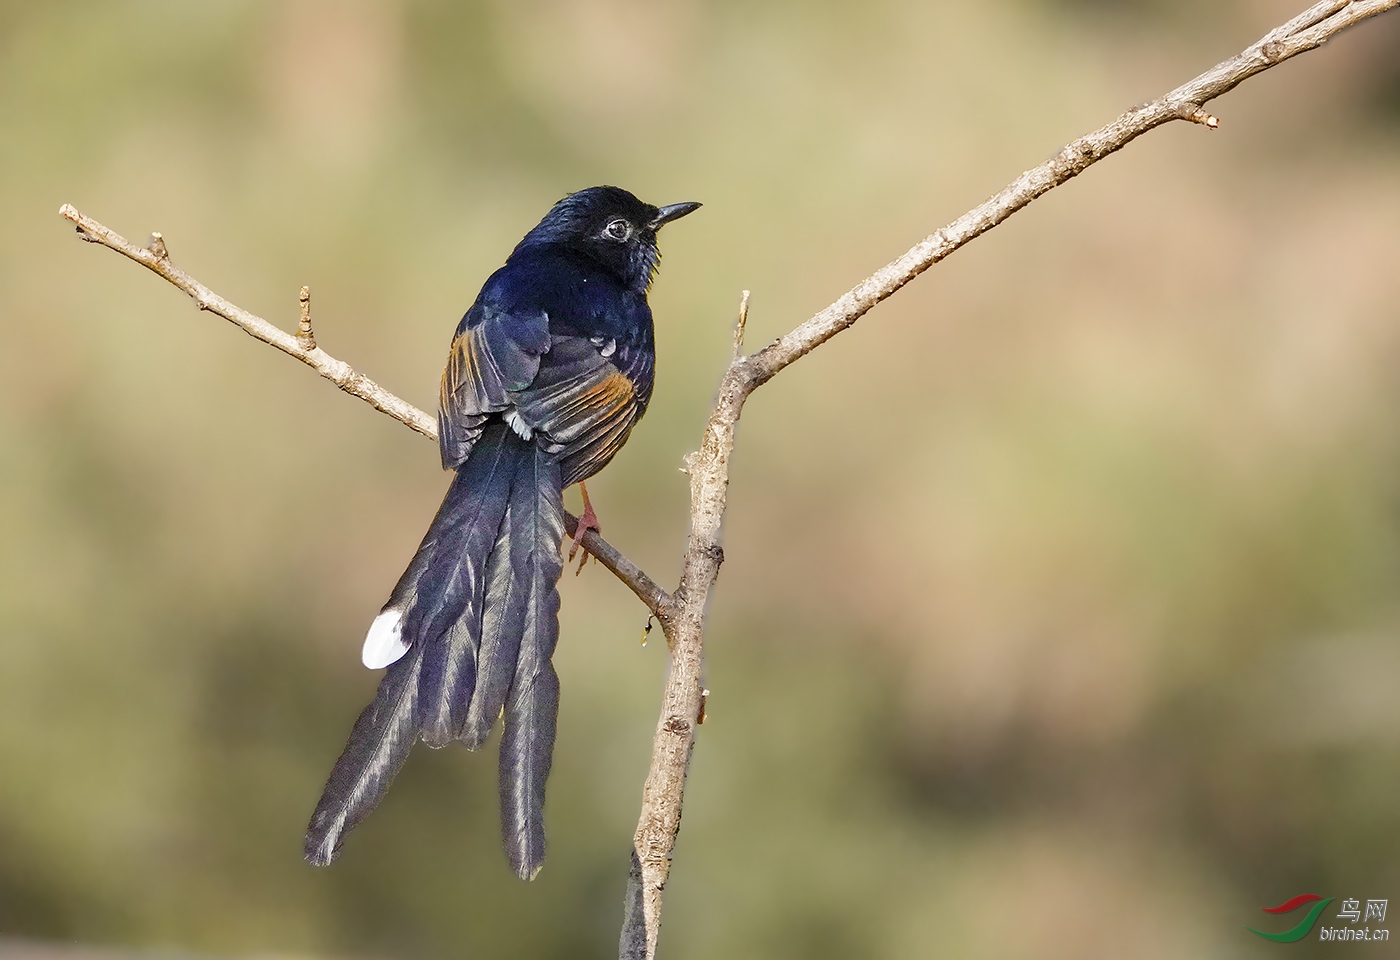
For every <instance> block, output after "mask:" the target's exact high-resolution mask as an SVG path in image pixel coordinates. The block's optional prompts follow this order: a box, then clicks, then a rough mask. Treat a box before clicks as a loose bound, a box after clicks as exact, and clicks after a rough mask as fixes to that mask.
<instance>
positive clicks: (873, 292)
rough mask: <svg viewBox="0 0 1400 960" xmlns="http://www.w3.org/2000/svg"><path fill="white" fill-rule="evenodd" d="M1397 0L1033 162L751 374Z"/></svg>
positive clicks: (1319, 29)
mask: <svg viewBox="0 0 1400 960" xmlns="http://www.w3.org/2000/svg"><path fill="white" fill-rule="evenodd" d="M1396 6H1400V0H1355V2H1350V3H1349V2H1346V0H1325V2H1323V3H1319V4H1317V5H1315V6H1313V7H1311V8H1310V9H1308V10H1307V11H1306V12H1304V13H1303V14H1301V15H1300V16H1298V17H1295V18H1294V19H1293V20H1291V21H1289V22H1288V23H1286V24H1284V25H1283V26H1281V27H1279V28H1277V29H1275V30H1271V31H1269V32H1268V33H1267V34H1265V35H1264V36H1263V37H1262V38H1261V39H1260V40H1259V41H1258V42H1256V43H1254V44H1252V45H1251V46H1249V47H1246V48H1245V49H1244V51H1243V52H1241V53H1240V54H1238V55H1237V56H1234V57H1231V58H1230V59H1229V60H1226V61H1224V62H1222V63H1219V64H1217V65H1216V66H1214V67H1212V68H1211V69H1210V70H1207V71H1206V72H1205V73H1203V74H1201V75H1200V76H1199V77H1197V78H1196V79H1194V80H1191V81H1190V82H1188V83H1184V84H1182V85H1181V86H1179V87H1177V88H1176V89H1175V90H1173V91H1172V92H1170V93H1168V94H1167V95H1165V96H1163V97H1161V98H1159V99H1157V100H1153V101H1152V102H1151V103H1148V104H1144V105H1142V106H1140V107H1136V108H1134V109H1132V110H1129V111H1128V112H1127V113H1125V114H1123V115H1122V116H1120V117H1119V118H1118V119H1116V120H1114V121H1113V122H1112V123H1109V124H1106V125H1105V126H1102V127H1100V128H1099V129H1097V130H1095V131H1094V132H1093V133H1089V134H1085V135H1084V136H1082V137H1080V138H1079V139H1078V140H1075V141H1074V142H1072V143H1070V144H1068V145H1066V146H1065V147H1064V149H1062V150H1060V152H1059V153H1057V154H1056V155H1055V156H1053V157H1051V158H1050V159H1049V160H1046V161H1045V162H1044V163H1042V164H1040V165H1039V166H1035V167H1032V168H1031V169H1029V170H1027V171H1026V172H1025V173H1023V174H1021V175H1020V176H1019V177H1017V178H1016V179H1015V180H1014V181H1012V182H1011V183H1010V184H1009V185H1008V186H1007V187H1006V188H1005V189H1003V190H1002V191H1001V192H1000V193H998V194H996V196H994V197H992V198H991V199H989V200H987V201H985V202H984V203H982V204H980V205H979V206H977V207H975V208H973V209H972V210H969V211H968V212H967V213H965V214H963V215H962V216H961V217H958V219H956V220H954V221H953V222H952V223H950V224H948V225H947V226H946V227H944V228H943V229H942V230H939V231H938V232H937V233H934V234H932V235H931V236H929V237H927V238H926V239H924V240H922V241H921V242H919V243H918V244H917V245H915V246H914V247H912V248H911V249H910V250H909V251H908V252H907V253H905V254H904V255H903V256H901V257H900V258H898V259H897V260H894V261H892V262H891V263H889V264H887V265H885V266H884V267H882V268H880V269H879V270H877V271H875V273H873V274H871V275H870V276H869V277H867V278H866V279H864V280H862V281H861V282H860V283H859V284H857V285H856V286H855V287H852V288H851V289H850V290H849V291H847V292H846V293H845V294H844V295H842V296H841V297H840V299H838V300H837V301H836V302H835V303H833V304H831V305H830V306H829V307H827V308H826V309H825V310H822V311H821V312H820V313H818V314H816V315H815V316H813V317H812V318H811V319H809V320H807V321H806V322H805V323H803V324H802V325H801V326H799V327H797V328H796V329H795V330H793V331H792V332H790V333H788V334H787V335H786V336H783V337H781V338H779V339H778V340H775V341H774V342H773V343H771V344H769V345H768V346H767V347H765V348H763V349H762V350H760V351H759V352H758V353H757V354H755V355H754V357H753V358H752V373H753V375H754V376H756V377H758V378H759V381H760V382H762V381H766V380H768V379H769V378H771V377H772V376H773V375H774V374H776V373H777V372H778V371H779V370H782V369H783V368H784V367H786V366H787V365H788V364H790V363H792V362H793V361H794V360H796V359H798V358H799V357H801V356H803V355H804V354H806V353H808V352H810V351H811V350H812V349H813V348H815V347H817V346H818V345H820V344H822V343H825V342H826V341H827V340H829V339H831V338H832V337H834V336H835V335H836V334H838V333H840V332H841V331H842V330H844V329H846V328H847V327H849V326H850V325H851V324H853V323H855V322H856V321H857V320H859V319H860V318H861V317H862V316H864V315H865V314H866V312H868V311H869V310H870V308H871V307H873V306H875V305H876V304H877V303H879V302H880V301H882V300H884V299H885V298H886V297H888V296H890V295H891V294H893V293H894V292H895V291H896V290H898V289H899V288H900V287H902V286H904V285H905V284H906V283H908V282H909V281H910V280H913V279H914V278H915V277H917V276H918V275H919V274H921V273H923V272H924V271H925V270H927V269H928V268H929V267H931V266H933V265H934V264H935V263H937V262H938V261H940V260H942V259H943V258H944V257H946V256H948V254H950V253H952V252H953V251H954V250H956V249H958V248H959V247H961V246H963V245H964V244H966V243H968V242H969V241H971V240H975V239H976V238H977V237H980V236H981V235H982V234H984V233H986V232H987V231H988V230H990V229H992V227H995V226H996V225H997V224H999V223H1001V222H1002V221H1004V220H1005V219H1006V218H1008V217H1010V216H1011V215H1012V214H1013V213H1015V212H1017V211H1018V210H1020V209H1022V208H1023V207H1025V206H1026V205H1027V204H1029V203H1030V202H1031V201H1032V200H1035V199H1036V198H1038V197H1040V196H1043V195H1044V194H1045V193H1047V192H1048V191H1050V190H1053V189H1054V188H1055V187H1058V186H1059V185H1060V184H1062V183H1064V182H1065V181H1067V180H1070V179H1072V178H1074V177H1076V176H1078V175H1079V174H1081V173H1083V172H1084V171H1085V170H1087V169H1088V168H1089V167H1090V166H1091V165H1093V164H1094V163H1097V162H1098V161H1099V160H1102V159H1103V158H1104V157H1107V156H1109V155H1110V154H1112V153H1115V152H1117V151H1119V150H1121V149H1123V147H1125V146H1127V145H1128V144H1129V143H1131V142H1132V141H1133V140H1135V139H1137V138H1138V137H1140V136H1142V135H1143V134H1144V133H1146V132H1147V131H1149V130H1152V129H1154V128H1156V127H1160V126H1162V125H1163V124H1165V123H1170V122H1171V121H1173V120H1190V121H1194V122H1196V123H1203V124H1205V125H1206V126H1207V127H1211V128H1215V127H1217V126H1218V125H1219V121H1218V120H1216V118H1215V117H1213V116H1211V115H1210V114H1208V113H1206V112H1205V111H1204V110H1203V109H1202V107H1203V106H1204V104H1206V103H1208V102H1210V101H1211V100H1214V99H1215V98H1216V97H1219V96H1221V95H1222V94H1225V93H1228V92H1229V91H1231V90H1233V89H1234V88H1235V87H1237V86H1239V85H1240V84H1241V83H1243V82H1244V81H1245V80H1247V79H1249V78H1250V77H1252V76H1254V75H1255V74H1257V73H1260V72H1262V71H1264V70H1267V69H1269V68H1270V67H1275V66H1278V65H1279V64H1280V63H1282V62H1284V61H1285V60H1288V59H1290V58H1292V57H1296V56H1297V55H1298V54H1300V53H1306V52H1307V51H1309V50H1313V49H1316V48H1317V47H1320V46H1321V45H1322V44H1324V43H1326V42H1327V41H1328V40H1329V39H1331V38H1332V37H1333V36H1335V35H1336V34H1337V33H1339V32H1341V31H1342V30H1345V29H1346V28H1347V27H1350V26H1352V25H1354V24H1357V23H1360V22H1361V21H1362V20H1365V19H1367V18H1368V17H1373V16H1375V15H1376V14H1378V13H1384V12H1385V11H1387V10H1390V9H1392V8H1394V7H1396Z"/></svg>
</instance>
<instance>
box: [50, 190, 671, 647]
mask: <svg viewBox="0 0 1400 960" xmlns="http://www.w3.org/2000/svg"><path fill="white" fill-rule="evenodd" d="M58 212H59V213H60V214H62V215H63V216H64V217H66V218H68V219H69V220H71V221H73V223H75V224H77V227H78V236H80V237H82V239H84V240H87V241H89V242H92V243H100V244H102V245H103V246H104V247H108V248H110V249H112V250H115V251H117V252H118V253H120V254H122V255H123V256H126V257H129V258H131V259H132V260H135V261H136V262H137V263H139V264H141V265H142V266H143V267H146V268H148V269H149V270H151V271H152V272H154V273H156V274H159V275H160V276H162V277H164V278H165V279H166V280H169V281H170V282H171V283H173V284H174V285H175V286H177V287H179V288H180V289H181V290H183V291H184V292H185V293H186V294H188V295H189V296H190V297H191V298H192V299H193V300H194V302H195V304H196V305H198V307H199V309H201V310H208V311H209V312H210V313H214V314H217V315H218V316H221V317H223V318H224V319H225V320H228V321H230V322H232V323H234V324H236V325H238V326H239V327H240V328H242V329H243V331H244V332H245V333H247V334H249V335H250V336H252V337H255V338H256V339H258V340H261V341H262V342H263V343H266V344H270V345H272V346H274V347H276V348H277V349H278V350H281V351H282V352H283V353H285V354H287V355H288V356H292V357H296V358H297V359H298V360H300V361H301V362H302V363H304V364H306V365H307V366H308V367H310V368H311V369H313V370H315V371H316V372H317V373H319V374H320V375H321V376H323V377H325V378H326V379H327V380H329V381H330V382H331V383H334V384H335V385H336V386H337V387H339V388H340V389H342V390H344V391H345V392H346V393H348V394H350V395H351V396H355V397H359V398H360V399H361V400H363V401H365V402H366V403H368V404H369V405H370V406H372V407H374V409H376V410H378V411H380V412H381V413H386V414H388V415H389V416H391V417H393V418H394V419H395V420H397V421H399V422H400V423H402V424H404V425H406V426H408V427H410V428H412V429H413V430H416V431H418V432H419V433H421V434H422V435H423V436H425V437H427V438H428V439H429V440H437V435H438V432H437V419H436V418H435V417H433V416H431V415H429V414H427V413H424V412H423V411H422V410H419V409H418V408H417V407H415V406H414V405H413V404H411V403H409V402H408V401H407V400H403V399H401V398H399V397H397V396H395V395H394V394H392V393H390V392H389V391H388V390H385V389H384V388H383V387H381V386H380V385H379V384H377V383H375V382H374V381H373V380H371V379H370V378H369V377H366V376H365V375H364V374H362V373H358V372H356V371H355V370H354V368H352V367H351V366H350V364H348V363H346V362H345V361H343V360H337V359H335V358H334V357H332V356H331V355H330V354H328V353H326V352H325V351H324V350H322V349H321V348H320V347H318V346H316V338H315V335H314V334H313V333H312V330H311V293H310V291H309V290H308V289H307V288H306V287H302V288H301V295H300V296H299V297H298V300H299V301H300V304H301V322H300V325H299V327H298V329H297V333H296V335H292V334H290V333H287V332H286V331H284V330H282V329H281V328H279V327H276V326H274V325H273V324H271V323H269V322H268V321H266V320H264V319H263V318H262V317H259V316H256V315H254V314H251V313H249V312H248V311H247V310H244V309H243V308H242V307H239V306H235V305H234V304H232V303H229V302H228V301H227V300H225V299H224V298H223V297H221V296H219V295H218V294H217V293H215V292H214V291H212V290H210V289H209V288H208V287H206V286H205V285H204V284H202V283H200V282H199V281H198V280H196V279H194V278H193V277H191V276H190V275H189V274H187V273H185V271H183V270H181V269H180V268H179V267H177V266H175V265H174V264H173V263H171V262H170V254H169V252H168V251H167V250H166V248H165V241H164V239H163V238H162V237H161V235H160V234H159V233H153V234H151V243H150V245H149V246H147V247H138V246H136V244H134V243H132V242H131V241H130V240H127V239H126V238H125V237H123V236H122V235H121V234H119V233H117V232H116V231H114V230H112V229H110V228H108V227H105V226H103V225H102V224H100V223H98V222H97V221H96V220H94V219H92V218H91V217H88V216H84V215H83V214H81V213H79V212H78V211H77V210H75V209H73V207H72V205H70V204H67V203H65V204H64V205H63V206H62V207H59V210H58ZM577 527H578V518H577V517H575V516H574V515H573V514H571V513H565V514H564V528H565V530H566V531H567V532H568V534H569V536H573V534H574V530H575V529H577ZM581 545H582V546H583V548H584V549H585V550H587V551H588V552H589V553H591V554H593V556H595V557H597V558H598V562H599V563H601V564H602V565H603V566H605V567H607V568H608V569H609V570H610V571H612V573H613V574H614V575H615V576H616V577H617V578H618V579H619V580H621V581H622V582H623V583H624V584H626V586H627V587H628V589H630V590H631V591H632V592H633V593H635V594H636V595H637V597H638V599H640V600H641V601H642V603H644V604H646V605H647V607H648V608H649V609H650V610H651V611H652V613H655V614H656V616H657V618H658V619H659V620H661V622H662V624H663V625H664V624H665V623H666V621H667V620H668V619H669V618H670V616H671V608H672V606H673V602H672V599H671V596H670V594H668V593H667V592H666V591H665V590H663V589H662V588H661V587H660V586H659V585H657V583H656V581H654V580H652V579H651V577H649V576H647V575H646V574H645V573H644V572H643V571H642V569H641V568H640V567H638V566H637V565H636V564H635V563H633V562H632V561H631V560H628V559H627V558H626V557H625V556H623V555H622V553H621V552H620V551H619V550H618V549H617V548H616V547H614V546H613V545H612V544H610V543H608V542H607V541H606V540H604V539H603V538H602V537H600V536H598V533H597V532H596V531H594V530H589V531H588V532H587V533H585V534H584V537H583V540H582V541H581Z"/></svg>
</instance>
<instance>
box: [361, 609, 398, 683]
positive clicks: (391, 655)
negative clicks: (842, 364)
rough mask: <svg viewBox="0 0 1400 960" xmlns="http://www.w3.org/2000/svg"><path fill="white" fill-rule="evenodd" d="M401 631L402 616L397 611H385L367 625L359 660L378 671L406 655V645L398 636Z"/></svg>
mask: <svg viewBox="0 0 1400 960" xmlns="http://www.w3.org/2000/svg"><path fill="white" fill-rule="evenodd" d="M402 631H403V614H402V613H400V612H399V611H397V610H385V611H384V612H383V613H381V614H380V615H379V616H377V617H375V618H374V623H371V624H370V625H369V633H367V634H366V635H365V647H364V649H363V650H362V651H360V660H361V661H362V662H363V663H364V665H365V666H367V667H369V668H370V669H371V670H379V669H382V668H384V667H387V666H388V665H389V664H391V663H393V662H394V661H395V660H397V659H399V658H400V657H402V656H403V655H404V654H405V653H408V644H406V643H404V642H403V637H402V636H401V635H400V634H401V633H402Z"/></svg>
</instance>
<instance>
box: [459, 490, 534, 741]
mask: <svg viewBox="0 0 1400 960" xmlns="http://www.w3.org/2000/svg"><path fill="white" fill-rule="evenodd" d="M525 516H527V514H522V511H521V510H520V508H519V506H514V507H513V508H508V509H507V510H506V516H505V519H504V520H503V521H502V522H501V532H500V534H499V535H498V536H497V538H496V545H495V546H494V547H492V548H491V559H490V561H489V562H488V565H487V568H486V597H485V601H484V602H483V604H482V611H483V612H482V622H481V652H480V655H479V657H478V659H477V673H476V689H475V690H474V691H473V692H472V695H471V705H470V707H469V708H468V710H467V717H466V722H465V723H464V724H463V727H462V730H461V733H460V736H461V739H462V741H463V742H464V743H465V744H466V745H467V749H468V750H476V749H478V748H479V747H480V746H481V745H482V744H483V743H485V742H486V738H487V737H488V736H490V734H491V728H492V727H494V726H495V725H496V721H497V720H498V719H500V716H501V711H502V710H503V709H504V708H505V703H506V694H507V693H508V692H509V691H510V685H511V681H512V680H514V679H515V663H516V661H517V660H518V659H519V657H520V638H521V637H522V636H523V635H524V634H525V601H526V598H527V596H528V595H529V584H527V583H520V582H519V581H517V580H516V578H515V568H514V567H513V566H512V565H511V553H512V550H511V542H512V533H514V534H516V535H517V536H518V535H519V533H520V531H519V527H520V524H521V522H522V520H523V519H525Z"/></svg>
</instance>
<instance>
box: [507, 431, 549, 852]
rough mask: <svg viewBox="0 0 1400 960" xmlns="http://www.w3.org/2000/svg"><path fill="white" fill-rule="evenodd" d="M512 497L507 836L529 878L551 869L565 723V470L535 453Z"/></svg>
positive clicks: (525, 464)
mask: <svg viewBox="0 0 1400 960" xmlns="http://www.w3.org/2000/svg"><path fill="white" fill-rule="evenodd" d="M532 453H533V455H532V456H531V457H530V458H529V459H528V460H525V461H523V462H522V463H521V467H520V472H519V473H518V474H517V476H516V480H515V483H514V485H513V487H512V490H511V506H510V510H511V518H512V521H511V537H510V555H511V567H512V569H513V580H514V582H515V583H516V584H518V585H523V586H525V587H526V588H527V589H526V591H525V603H524V613H525V616H524V622H523V633H522V635H521V638H520V652H519V658H518V660H517V662H516V668H515V678H514V681H513V682H512V684H511V687H510V693H509V695H508V697H507V699H506V702H505V732H504V734H503V735H502V737H501V758H500V780H501V831H502V835H503V838H504V840H505V847H506V857H507V859H508V860H509V861H510V865H511V868H512V869H513V870H515V872H516V874H517V875H519V876H520V877H521V878H522V879H525V880H530V879H533V878H534V876H535V874H537V873H539V870H540V867H542V866H543V865H544V855H545V838H544V791H545V781H546V780H547V779H548V777H549V767H550V763H551V761H552V759H553V754H554V732H555V725H556V722H557V720H558V716H559V677H558V675H557V674H556V673H555V672H554V667H553V665H552V664H551V663H550V658H551V657H552V656H553V655H554V646H555V644H556V643H557V642H558V640H559V575H560V573H561V572H562V562H561V560H560V557H559V545H560V543H561V541H562V540H563V537H564V505H563V490H562V487H561V485H560V484H561V477H560V473H559V464H558V462H557V461H555V460H554V459H552V458H551V457H549V456H547V455H546V454H544V453H543V452H541V451H539V450H538V449H535V450H533V451H532Z"/></svg>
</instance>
